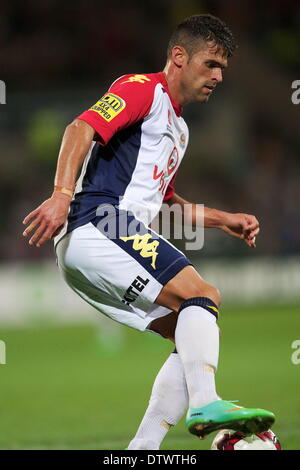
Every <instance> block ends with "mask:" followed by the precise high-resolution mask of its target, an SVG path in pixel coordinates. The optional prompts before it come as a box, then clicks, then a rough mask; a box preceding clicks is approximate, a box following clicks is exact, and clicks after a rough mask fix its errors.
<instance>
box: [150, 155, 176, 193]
mask: <svg viewBox="0 0 300 470" xmlns="http://www.w3.org/2000/svg"><path fill="white" fill-rule="evenodd" d="M178 161H179V155H178V150H177V148H176V147H174V148H173V150H172V152H171V155H170V156H169V160H168V164H167V168H166V169H164V170H161V171H159V170H158V166H157V165H155V166H154V170H153V179H154V180H157V179H159V182H160V186H159V189H158V190H159V191H161V192H162V193H164V190H165V189H166V178H167V177H168V176H170V175H171V174H172V173H174V171H175V169H176V168H177V165H178Z"/></svg>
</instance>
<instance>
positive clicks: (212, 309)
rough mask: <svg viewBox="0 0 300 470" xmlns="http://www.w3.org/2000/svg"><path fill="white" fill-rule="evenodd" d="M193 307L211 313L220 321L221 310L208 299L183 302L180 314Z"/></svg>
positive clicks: (198, 298)
mask: <svg viewBox="0 0 300 470" xmlns="http://www.w3.org/2000/svg"><path fill="white" fill-rule="evenodd" d="M193 305H195V306H197V307H202V308H204V309H205V310H207V311H208V312H209V313H211V314H212V315H214V317H216V319H217V320H218V318H219V309H218V307H217V305H216V304H215V303H214V302H213V301H212V300H211V299H209V298H207V297H192V298H191V299H187V300H185V301H184V302H182V304H181V306H180V308H179V310H178V314H180V312H181V311H182V310H183V309H184V308H187V307H191V306H193ZM174 352H175V351H174Z"/></svg>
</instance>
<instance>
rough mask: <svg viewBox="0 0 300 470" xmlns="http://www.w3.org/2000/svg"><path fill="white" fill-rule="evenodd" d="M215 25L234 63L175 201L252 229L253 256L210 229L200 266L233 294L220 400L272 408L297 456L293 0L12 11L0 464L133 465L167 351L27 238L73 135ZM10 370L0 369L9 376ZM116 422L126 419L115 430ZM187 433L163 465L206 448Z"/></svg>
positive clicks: (6, 71) (8, 25) (201, 125)
mask: <svg viewBox="0 0 300 470" xmlns="http://www.w3.org/2000/svg"><path fill="white" fill-rule="evenodd" d="M206 12H210V13H212V14H215V15H217V16H220V17H221V18H222V19H224V20H225V21H226V22H227V23H228V24H229V25H230V26H231V27H232V29H233V30H234V32H235V33H236V35H237V37H238V40H239V49H238V51H237V53H236V55H235V57H234V58H233V59H232V60H231V63H230V67H229V69H228V71H226V73H225V77H224V83H223V84H222V86H221V87H220V89H219V90H218V92H217V93H216V95H215V96H213V97H212V98H211V99H210V101H209V104H208V105H204V106H197V105H190V106H189V107H187V108H186V110H185V111H184V116H185V118H186V121H187V123H188V125H189V128H190V145H189V149H188V152H187V154H186V157H185V159H184V161H183V163H182V167H181V171H180V173H179V176H178V178H177V186H176V189H177V191H178V193H179V194H181V195H183V196H184V197H185V198H186V199H190V200H193V201H196V202H199V203H204V204H205V205H207V206H209V207H217V208H220V209H224V210H228V211H233V212H248V213H254V214H255V215H256V216H257V217H258V219H259V220H260V222H261V227H262V232H261V235H260V236H259V239H258V245H257V249H256V250H255V251H252V250H249V249H247V247H246V246H244V245H243V244H242V243H240V242H239V241H237V240H234V239H231V238H229V237H226V236H225V235H224V234H222V233H218V232H217V231H214V230H211V231H206V233H205V245H204V248H203V249H202V250H201V251H200V252H199V253H195V252H191V253H188V255H189V256H190V257H191V258H192V260H193V262H194V263H195V265H196V266H197V267H198V268H199V271H200V272H201V274H202V275H203V276H204V277H205V278H206V279H207V280H208V281H210V282H211V283H215V285H216V286H217V287H219V288H220V290H221V292H222V294H223V306H224V307H223V315H222V318H221V322H220V323H221V328H222V332H223V333H222V349H221V360H220V368H219V373H218V384H219V393H220V394H221V395H222V396H223V397H224V398H228V399H236V398H239V399H240V400H241V403H242V404H245V405H248V406H252V405H255V406H261V407H266V408H269V409H272V410H274V411H275V413H276V414H277V415H278V420H277V423H276V425H275V427H274V430H275V432H277V433H278V435H279V438H280V439H281V441H282V443H283V446H284V447H285V448H286V449H300V431H299V429H300V418H299V416H300V413H299V412H300V402H299V386H300V364H299V365H296V364H293V363H292V361H291V356H292V353H293V349H292V343H293V341H295V340H297V339H299V340H300V319H299V312H300V307H299V300H300V257H299V251H300V218H299V207H300V191H299V169H300V163H299V150H300V132H299V122H300V120H299V117H300V105H298V106H297V105H294V104H293V103H292V101H291V95H292V88H291V86H292V82H293V81H294V80H297V79H298V80H300V75H299V70H300V55H299V50H300V34H299V30H300V6H299V5H297V4H296V2H294V1H293V0H285V1H278V2H272V1H271V0H265V1H264V2H260V1H258V0H253V1H250V0H247V1H244V2H236V1H233V0H229V1H224V0H210V1H209V0H206V1H205V0H202V1H200V0H185V1H184V2H183V1H181V0H161V1H155V0H152V1H144V2H137V1H130V0H129V1H127V2H121V1H117V0H111V1H110V2H109V3H107V2H102V1H96V0H85V1H82V0H77V1H75V2H63V3H61V2H59V1H58V0H47V1H43V2H38V1H35V0H27V1H25V2H24V1H17V0H15V1H14V2H11V1H8V0H2V2H1V17H0V63H1V72H0V80H3V81H5V83H6V87H7V97H6V102H7V104H5V105H0V153H1V167H0V175H1V176H0V178H1V184H0V192H1V201H0V207H1V232H0V257H1V264H0V279H1V282H0V292H1V303H0V340H2V341H5V343H6V362H7V363H6V365H0V423H1V424H0V429H1V432H0V448H1V449H11V448H14V449H24V448H26V449H29V448H33V449H48V448H49V449H58V448H61V449H72V448H73V449H76V448H78V449H81V448H83V449H84V448H85V449H122V448H124V447H126V445H127V444H128V441H129V440H130V438H131V437H132V436H133V434H134V432H135V430H136V428H137V425H138V423H139V420H140V418H141V416H142V413H143V411H144V409H145V406H146V403H147V400H148V397H149V393H150V389H151V385H152V382H153V379H154V377H155V375H156V372H157V370H158V369H159V367H160V365H161V364H162V363H163V362H164V360H165V358H166V357H167V355H168V354H169V352H171V351H172V345H171V344H168V343H167V342H164V341H162V340H161V339H160V338H158V337H156V336H154V335H150V334H145V335H141V334H139V333H137V332H134V331H131V330H129V329H126V328H125V327H120V326H119V325H117V324H115V323H113V322H111V321H108V320H106V319H105V318H104V317H101V316H100V315H99V314H98V313H97V312H95V311H93V310H92V309H91V308H90V307H89V306H87V305H86V304H84V303H83V302H82V301H81V300H80V299H79V298H77V297H76V296H75V294H73V293H72V292H71V291H70V290H69V289H68V288H67V287H66V286H65V285H64V283H63V281H62V279H61V278H60V276H59V275H58V273H57V270H56V266H55V260H54V255H53V247H52V245H51V244H48V245H47V246H45V247H43V248H40V249H34V248H31V247H29V246H28V245H27V243H26V241H25V240H24V239H23V237H22V231H23V226H22V223H21V222H22V220H23V218H24V216H25V215H26V214H27V213H28V212H29V211H31V210H33V208H35V207H36V206H37V205H38V204H39V203H40V202H42V201H43V200H44V199H46V198H47V197H48V196H49V194H50V193H51V189H52V185H53V177H54V171H55V165H56V158H57V152H58V149H59V145H60V141H61V137H62V134H63V131H64V127H65V126H66V125H67V124H68V123H69V122H70V121H71V120H72V119H73V118H75V117H76V116H77V115H78V114H80V113H81V112H82V111H83V110H84V109H86V108H87V107H89V106H90V105H91V104H93V103H94V102H96V101H97V99H98V98H99V97H100V96H101V95H102V94H103V92H104V91H105V90H106V89H107V87H108V86H109V85H110V83H111V82H112V81H113V80H115V78H117V77H118V76H120V75H122V74H125V73H133V72H135V73H143V72H144V73H145V72H154V71H160V70H162V68H163V66H164V63H165V50H166V45H167V42H168V38H169V36H170V34H171V32H172V30H173V28H174V26H175V25H176V24H177V23H178V22H180V21H181V20H182V19H183V18H185V17H186V16H189V15H191V14H195V13H206ZM0 362H1V361H0ZM120 409H122V416H123V419H122V420H121V422H120V420H119V416H120ZM209 444H210V439H208V440H207V441H204V443H203V442H201V443H200V442H198V441H197V440H196V439H195V438H193V437H190V436H189V435H187V433H186V431H185V429H184V424H183V422H182V423H180V424H179V425H178V426H177V427H176V428H174V429H173V430H172V431H171V432H170V434H169V435H168V436H167V438H166V440H165V442H164V444H163V447H162V448H164V449H206V448H209Z"/></svg>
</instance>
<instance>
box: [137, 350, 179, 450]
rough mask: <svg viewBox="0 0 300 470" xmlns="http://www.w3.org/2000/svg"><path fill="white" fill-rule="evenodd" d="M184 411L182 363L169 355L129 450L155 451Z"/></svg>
mask: <svg viewBox="0 0 300 470" xmlns="http://www.w3.org/2000/svg"><path fill="white" fill-rule="evenodd" d="M187 408H188V393H187V388H186V381H185V376H184V370H183V366H182V362H181V360H180V357H179V355H178V354H177V353H175V352H174V353H172V354H171V355H170V356H169V357H168V359H167V360H166V362H165V363H164V365H163V366H162V368H161V369H160V371H159V373H158V375H157V377H156V379H155V382H154V384H153V388H152V393H151V398H150V401H149V406H148V408H147V410H146V413H145V415H144V417H143V420H142V422H141V424H140V426H139V428H138V430H137V433H136V435H135V437H134V438H133V439H132V441H131V442H130V444H129V446H128V449H129V450H142V449H143V450H157V449H159V447H160V444H161V442H162V440H163V439H164V437H165V435H166V434H167V432H168V431H169V429H170V428H171V427H172V426H175V424H177V423H178V421H179V420H180V419H181V418H182V416H183V414H184V413H185V412H186V410H187Z"/></svg>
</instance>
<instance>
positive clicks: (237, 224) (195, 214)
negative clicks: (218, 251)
mask: <svg viewBox="0 0 300 470" xmlns="http://www.w3.org/2000/svg"><path fill="white" fill-rule="evenodd" d="M167 204H168V205H169V206H171V205H172V204H179V205H180V206H181V207H182V208H184V207H185V211H186V212H185V214H186V216H185V217H186V218H185V221H187V222H188V223H189V224H191V225H192V226H193V227H196V224H197V220H203V221H204V227H205V228H219V229H221V230H223V231H224V232H226V233H227V234H228V235H231V236H233V237H237V238H240V239H242V240H244V241H245V243H246V244H247V245H248V246H250V247H251V248H256V243H255V242H256V236H257V235H258V234H259V222H258V220H257V219H256V217H255V216H254V215H249V214H232V213H230V212H225V211H220V210H218V209H210V208H209V207H204V208H203V207H202V206H200V205H197V204H194V203H191V202H188V201H186V200H185V199H183V198H182V197H180V196H178V194H174V196H173V197H172V198H171V199H169V200H168V201H167ZM203 211H204V212H203Z"/></svg>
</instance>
